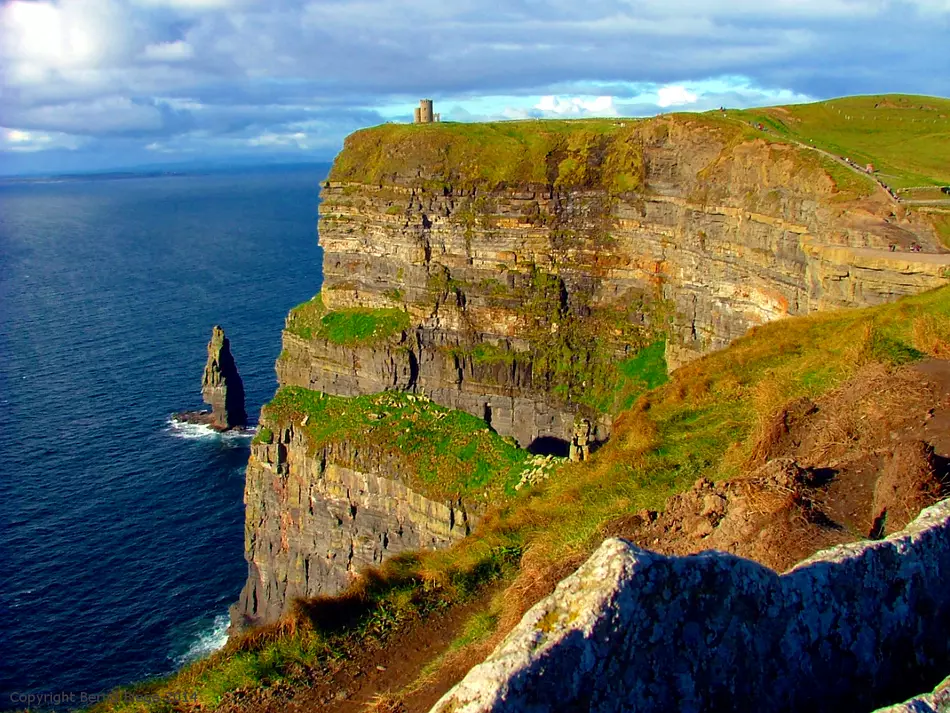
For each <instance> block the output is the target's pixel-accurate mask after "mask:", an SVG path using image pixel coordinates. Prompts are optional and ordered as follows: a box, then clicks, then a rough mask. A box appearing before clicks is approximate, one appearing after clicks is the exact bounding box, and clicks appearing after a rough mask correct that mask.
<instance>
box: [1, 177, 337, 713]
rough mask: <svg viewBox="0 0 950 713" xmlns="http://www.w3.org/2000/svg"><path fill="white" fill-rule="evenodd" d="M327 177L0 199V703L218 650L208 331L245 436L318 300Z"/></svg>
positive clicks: (77, 187) (226, 492) (233, 469)
mask: <svg viewBox="0 0 950 713" xmlns="http://www.w3.org/2000/svg"><path fill="white" fill-rule="evenodd" d="M325 172H326V167H321V166H299V167H280V168H276V167H272V168H268V169H256V170H250V169H245V170H241V171H236V172H231V173H224V172H217V173H209V174H206V175H179V176H152V177H141V178H128V177H126V178H121V179H107V178H102V177H100V178H89V179H84V180H79V179H71V180H64V181H48V182H30V183H6V184H4V185H2V186H0V524H2V534H0V642H2V646H0V652H2V653H0V708H2V709H11V708H22V707H25V706H24V705H23V703H22V701H23V700H24V699H23V698H22V696H23V695H25V694H27V693H32V694H45V695H56V694H60V695H62V694H74V695H75V696H77V697H78V696H81V695H83V694H85V695H91V694H95V693H98V692H101V691H105V690H108V689H111V688H113V687H115V686H118V685H122V684H127V683H130V682H133V681H138V680H141V679H145V678H148V677H152V676H160V675H165V674H168V673H171V672H172V671H174V670H175V669H176V668H178V667H180V666H181V665H182V664H183V663H185V662H187V661H189V660H192V659H194V658H196V657H198V656H201V655H203V654H207V653H210V652H211V651H213V650H214V649H215V648H217V647H219V646H221V645H222V644H223V643H224V641H225V640H226V634H225V629H226V626H227V609H228V606H229V605H230V604H231V603H232V602H234V601H235V600H236V599H237V597H238V594H239V592H240V589H241V586H242V584H243V581H244V577H245V575H246V565H245V562H244V557H243V547H244V505H243V502H242V497H243V488H244V466H245V465H246V463H247V457H248V452H249V450H248V449H249V437H248V436H232V435H224V436H221V435H216V434H213V433H212V432H210V431H208V430H206V429H204V428H202V427H197V426H188V427H176V426H175V425H174V424H172V423H171V422H170V419H169V417H170V414H171V413H172V412H174V411H179V410H184V409H194V408H200V407H202V403H201V393H200V385H201V372H202V368H203V366H204V362H205V359H206V350H205V346H206V344H207V342H208V339H209V337H210V336H211V327H212V325H214V324H220V325H222V326H223V327H224V329H225V331H226V332H227V335H228V337H229V339H230V340H231V349H232V352H233V353H234V357H235V361H236V362H237V366H238V369H239V371H240V373H241V375H242V378H243V380H244V386H245V390H246V392H247V407H248V408H247V411H248V415H249V417H250V419H251V420H252V422H253V423H256V420H257V415H258V414H259V412H260V408H261V406H262V405H263V404H264V403H266V402H267V401H268V400H269V399H270V397H271V396H272V395H273V393H274V390H275V388H276V379H275V376H274V361H275V359H276V358H277V355H278V354H279V352H280V331H281V328H282V327H283V324H284V317H285V316H286V314H287V311H288V310H289V309H290V308H291V307H292V306H294V305H295V304H298V303H300V302H302V301H304V300H306V299H308V298H310V297H311V296H312V295H313V294H315V293H316V292H317V291H318V290H319V288H320V274H321V253H320V249H319V248H318V247H317V235H316V224H317V203H318V190H319V184H320V180H321V179H322V178H323V177H324V176H325Z"/></svg>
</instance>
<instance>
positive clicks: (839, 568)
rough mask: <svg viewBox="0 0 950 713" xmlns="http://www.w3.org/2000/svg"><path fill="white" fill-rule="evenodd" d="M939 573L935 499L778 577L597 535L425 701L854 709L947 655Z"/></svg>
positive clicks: (728, 560)
mask: <svg viewBox="0 0 950 713" xmlns="http://www.w3.org/2000/svg"><path fill="white" fill-rule="evenodd" d="M948 581H950V500H945V501H943V502H941V503H938V504H937V505H935V506H933V507H931V508H928V509H927V510H925V511H924V512H922V513H921V515H920V516H919V517H918V518H917V519H916V520H915V521H914V522H913V523H911V524H910V525H909V526H908V527H907V528H906V529H904V530H903V531H901V532H899V533H897V534H895V535H892V536H891V537H889V538H887V539H886V540H881V541H874V542H861V543H857V544H851V545H843V546H839V547H835V548H833V549H830V550H827V551H825V552H822V553H819V554H817V555H815V556H814V557H812V558H810V559H808V560H806V561H804V562H802V563H801V564H799V565H798V566H796V567H795V568H793V569H792V570H790V571H788V572H786V573H785V574H783V575H778V574H776V573H775V572H773V571H772V570H769V569H767V568H765V567H762V566H761V565H758V564H756V563H754V562H751V561H749V560H744V559H741V558H738V557H734V556H731V555H726V554H722V553H717V552H705V553H701V554H698V555H693V556H689V557H665V556H662V555H658V554H655V553H652V552H648V551H646V550H642V549H639V548H637V547H635V546H634V545H632V544H630V543H628V542H625V541H623V540H618V539H611V540H607V541H606V542H604V544H603V545H602V546H601V547H600V549H598V550H597V552H596V553H594V555H593V556H592V557H591V558H590V559H589V560H588V561H587V562H586V563H585V564H584V565H583V566H582V567H581V568H580V569H579V570H578V571H577V572H576V573H575V574H573V575H572V576H570V577H568V578H567V579H565V580H564V581H562V582H561V583H560V584H559V585H558V587H557V589H556V590H555V592H554V593H553V594H551V595H550V596H549V597H547V598H546V599H544V600H542V601H541V602H539V603H538V604H537V605H536V606H534V607H533V608H532V609H531V610H529V611H528V613H527V614H526V615H525V616H524V618H523V619H522V620H521V622H520V623H519V624H518V626H517V627H516V628H515V629H514V630H513V631H512V632H511V633H510V634H509V636H508V637H507V638H506V639H505V641H504V642H502V643H501V644H500V645H499V646H498V647H497V648H496V649H495V651H494V652H493V653H492V654H491V655H490V656H489V657H488V659H486V661H485V662H484V663H482V664H480V665H478V666H476V667H475V668H473V669H472V670H471V671H470V672H469V673H468V675H467V676H466V677H465V678H464V679H463V680H462V682H461V683H459V684H458V685H457V686H456V687H455V688H454V689H452V690H451V691H450V692H449V693H448V694H446V695H445V697H443V699H442V700H441V701H439V703H437V704H436V706H435V707H434V708H433V712H434V713H450V712H451V713H476V712H479V713H480V712H487V711H492V712H493V713H503V712H506V711H511V712H514V711H517V712H518V713H532V712H537V713H540V712H542V711H543V712H545V713H555V712H558V711H564V712H567V711H579V710H583V711H597V712H598V713H612V712H614V711H617V712H619V711H672V710H675V711H687V712H699V711H722V710H763V711H792V710H797V711H806V710H807V711H815V712H820V711H829V712H831V711H843V710H852V711H854V710H869V709H872V708H873V707H875V706H876V705H880V704H882V703H886V702H887V700H888V699H889V700H895V699H899V698H900V697H901V696H902V695H903V696H906V695H910V694H911V693H913V691H912V690H910V691H907V690H905V689H906V688H907V686H912V685H913V681H919V680H921V677H923V678H926V677H930V678H931V679H932V678H933V677H935V676H936V675H938V669H939V668H940V667H942V666H945V665H946V662H947V660H948V659H950V637H948V635H947V632H948V631H950V587H947V585H946V583H947V582H948Z"/></svg>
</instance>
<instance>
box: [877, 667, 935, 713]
mask: <svg viewBox="0 0 950 713" xmlns="http://www.w3.org/2000/svg"><path fill="white" fill-rule="evenodd" d="M875 713H950V676H948V677H947V678H945V679H944V680H943V683H941V684H940V685H939V686H937V687H936V688H935V689H934V692H933V693H928V694H926V695H923V696H918V697H916V698H913V699H911V700H909V701H907V702H906V703H899V704H898V705H896V706H888V707H887V708H880V709H878V710H877V711H875Z"/></svg>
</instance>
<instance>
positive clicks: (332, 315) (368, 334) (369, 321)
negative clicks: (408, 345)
mask: <svg viewBox="0 0 950 713" xmlns="http://www.w3.org/2000/svg"><path fill="white" fill-rule="evenodd" d="M399 297H401V293H399V292H398V290H397V291H395V294H394V295H391V296H390V298H391V299H394V300H396V299H398V298H399ZM407 329H409V314H408V313H407V312H405V311H404V310H402V309H398V308H395V307H393V308H382V309H368V308H362V307H359V308H353V309H341V310H332V311H331V310H327V309H326V307H324V305H323V299H322V297H321V296H320V295H317V296H316V297H314V298H313V299H312V300H310V301H309V302H304V303H303V304H301V305H298V306H297V307H294V308H293V309H292V310H291V311H290V314H289V315H288V316H287V331H289V332H291V333H292V334H296V335H297V336H298V337H301V338H303V339H308V340H309V339H326V340H328V341H330V342H333V343H334V344H342V345H346V346H356V345H365V344H375V343H379V342H384V341H387V340H389V339H392V338H393V337H396V336H398V335H400V334H402V332H404V331H405V330H407Z"/></svg>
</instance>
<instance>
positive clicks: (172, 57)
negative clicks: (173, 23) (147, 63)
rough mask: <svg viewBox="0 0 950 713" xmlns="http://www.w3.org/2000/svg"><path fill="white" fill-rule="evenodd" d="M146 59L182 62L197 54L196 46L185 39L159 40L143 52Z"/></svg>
mask: <svg viewBox="0 0 950 713" xmlns="http://www.w3.org/2000/svg"><path fill="white" fill-rule="evenodd" d="M142 54H143V56H144V57H145V59H150V60H153V61H155V62H180V61H182V60H186V59H191V58H192V57H194V56H195V50H194V48H193V47H192V46H191V45H190V44H188V43H187V42H185V41H184V40H175V41H174V42H159V43H157V44H152V45H147V46H146V47H145V51H144V52H143V53H142Z"/></svg>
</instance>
